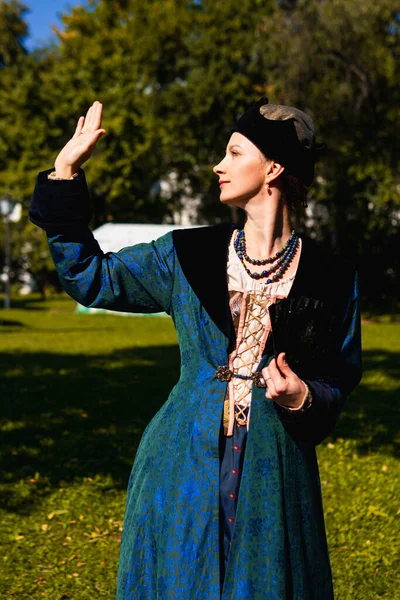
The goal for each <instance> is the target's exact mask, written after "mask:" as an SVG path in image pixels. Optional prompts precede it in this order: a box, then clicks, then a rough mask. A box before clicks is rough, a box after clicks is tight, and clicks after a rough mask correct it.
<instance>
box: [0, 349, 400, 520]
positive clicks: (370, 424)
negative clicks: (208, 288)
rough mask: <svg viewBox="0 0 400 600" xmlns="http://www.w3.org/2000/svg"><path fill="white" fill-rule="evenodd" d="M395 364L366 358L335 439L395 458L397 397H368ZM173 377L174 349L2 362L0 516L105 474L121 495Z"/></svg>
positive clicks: (394, 373) (392, 358)
mask: <svg viewBox="0 0 400 600" xmlns="http://www.w3.org/2000/svg"><path fill="white" fill-rule="evenodd" d="M399 358H400V356H399V354H398V353H390V352H387V351H381V350H376V351H373V350H371V351H366V352H365V353H364V373H365V374H366V373H367V372H368V371H374V373H375V372H376V373H377V378H375V379H374V389H372V388H369V387H368V386H367V385H366V384H363V383H361V385H360V386H359V387H358V389H357V390H356V392H354V393H353V394H352V396H351V397H350V398H349V399H348V401H347V402H346V404H345V410H344V411H343V413H342V415H341V417H340V419H339V422H338V425H337V427H336V429H335V432H334V437H343V438H349V439H355V440H356V441H357V446H358V448H359V451H360V452H369V451H376V450H377V449H379V448H381V449H383V450H384V451H385V452H390V453H393V454H398V452H399V449H400V448H399V439H398V437H397V436H398V429H399V410H398V395H399V392H398V389H397V391H396V390H395V389H394V390H393V391H391V390H386V389H375V388H376V387H377V383H376V382H377V381H379V373H382V372H383V373H385V374H386V375H390V376H391V377H392V378H393V379H394V380H397V381H398V380H399V379H400V360H399ZM178 377H179V351H178V347H177V346H156V347H147V348H131V349H128V350H126V349H124V350H118V351H116V352H113V353H110V354H103V355H97V356H87V355H76V354H75V355H68V354H63V355H58V354H53V353H13V354H7V353H2V354H0V397H1V413H0V418H1V424H2V425H3V427H2V432H1V438H0V448H1V454H0V476H1V478H2V481H3V484H2V489H1V493H0V508H3V509H5V510H12V511H14V512H19V513H20V514H28V513H29V512H30V511H31V509H32V505H33V504H35V503H36V502H38V501H39V499H40V495H41V494H47V493H50V492H52V491H53V490H54V489H55V488H57V487H58V486H59V485H60V481H64V482H71V481H73V480H74V479H75V478H76V477H94V476H95V475H96V474H99V475H108V474H109V475H111V477H112V480H113V484H112V487H113V488H114V489H121V490H124V489H126V486H127V482H128V477H129V473H130V469H131V466H132V463H133V460H134V455H135V452H136V448H137V446H138V443H139V441H140V438H141V435H142V432H143V430H144V428H145V427H146V425H147V424H148V422H149V421H150V419H151V418H152V416H153V415H154V414H155V413H156V412H157V410H158V409H159V408H160V406H161V405H162V403H163V402H164V401H165V400H166V399H167V397H168V393H169V391H170V390H171V388H172V387H173V385H174V384H175V383H176V381H177V380H178ZM393 387H395V386H393ZM397 387H398V386H397ZM35 473H39V474H40V477H39V480H38V483H37V485H36V484H35V486H36V488H37V493H35V494H30V495H28V496H25V497H24V496H23V494H22V495H21V494H20V495H18V494H17V493H16V486H18V482H19V481H20V480H21V479H25V480H26V479H29V478H32V477H34V475H35ZM42 482H43V483H42Z"/></svg>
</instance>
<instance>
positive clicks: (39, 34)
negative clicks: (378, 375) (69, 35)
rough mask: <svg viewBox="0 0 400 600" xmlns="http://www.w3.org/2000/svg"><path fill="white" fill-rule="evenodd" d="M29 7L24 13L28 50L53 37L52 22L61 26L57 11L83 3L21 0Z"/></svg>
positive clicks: (60, 11)
mask: <svg viewBox="0 0 400 600" xmlns="http://www.w3.org/2000/svg"><path fill="white" fill-rule="evenodd" d="M22 2H23V4H25V6H27V7H28V8H29V11H30V12H29V13H27V14H26V20H27V22H28V26H29V31H30V36H29V38H27V40H26V46H27V48H28V50H33V49H34V48H37V47H38V46H40V45H43V44H45V43H47V42H48V40H49V39H51V38H52V37H53V34H52V31H51V26H52V24H54V25H57V26H58V27H60V26H61V21H60V19H59V16H58V15H59V13H62V12H69V11H68V8H71V7H73V6H77V5H78V4H85V2H79V1H78V0H69V1H68V0H22Z"/></svg>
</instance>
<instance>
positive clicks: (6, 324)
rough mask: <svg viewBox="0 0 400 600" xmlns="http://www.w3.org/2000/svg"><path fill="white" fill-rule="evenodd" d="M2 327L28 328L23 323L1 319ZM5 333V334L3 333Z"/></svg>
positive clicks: (0, 324)
mask: <svg viewBox="0 0 400 600" xmlns="http://www.w3.org/2000/svg"><path fill="white" fill-rule="evenodd" d="M0 327H6V328H7V329H8V328H9V327H11V328H12V327H21V328H22V327H26V325H25V323H23V322H22V321H14V320H12V319H0ZM2 333H4V332H2Z"/></svg>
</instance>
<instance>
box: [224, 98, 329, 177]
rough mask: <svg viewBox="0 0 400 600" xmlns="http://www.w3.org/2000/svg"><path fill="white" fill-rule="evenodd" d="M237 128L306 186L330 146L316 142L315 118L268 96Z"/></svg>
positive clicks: (248, 111)
mask: <svg viewBox="0 0 400 600" xmlns="http://www.w3.org/2000/svg"><path fill="white" fill-rule="evenodd" d="M234 131H237V132H238V133H241V134H242V135H244V136H245V137H247V138H248V139H249V140H250V141H251V142H253V144H254V145H255V146H257V147H258V148H259V149H260V150H261V152H262V153H263V154H265V156H267V157H268V158H270V159H272V160H276V162H279V163H280V164H281V165H282V166H283V167H285V170H286V172H287V173H289V174H290V175H293V176H294V177H297V178H298V179H300V180H301V181H302V182H303V183H304V185H305V186H307V187H309V186H310V185H311V184H312V182H313V179H314V165H315V160H316V158H317V155H318V153H320V151H322V150H324V149H325V148H326V146H325V144H316V143H315V127H314V122H313V120H312V118H311V117H310V116H309V115H307V114H306V113H305V112H303V111H301V110H299V109H298V108H293V107H292V106H284V105H281V104H268V98H266V97H264V98H260V100H258V102H256V103H254V104H253V105H252V106H251V107H250V108H249V109H248V110H247V111H246V112H245V113H243V115H242V116H241V117H239V119H238V120H237V121H236V124H235V126H234V127H233V129H232V132H234Z"/></svg>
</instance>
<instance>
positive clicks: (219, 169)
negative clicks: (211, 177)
mask: <svg viewBox="0 0 400 600" xmlns="http://www.w3.org/2000/svg"><path fill="white" fill-rule="evenodd" d="M222 163H223V160H221V162H219V163H218V164H217V165H215V167H214V168H213V171H214V173H215V174H216V175H220V174H221V173H224V169H223V166H222Z"/></svg>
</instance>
